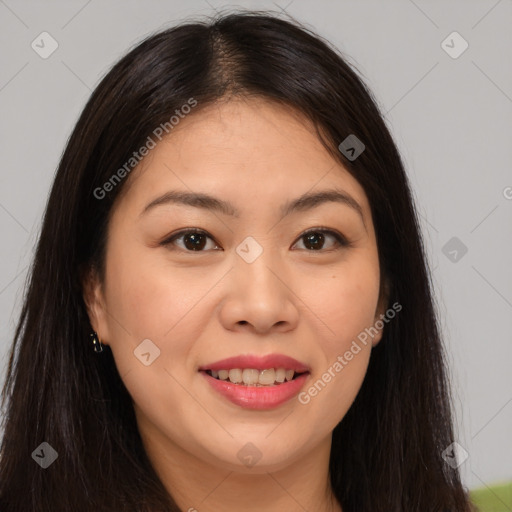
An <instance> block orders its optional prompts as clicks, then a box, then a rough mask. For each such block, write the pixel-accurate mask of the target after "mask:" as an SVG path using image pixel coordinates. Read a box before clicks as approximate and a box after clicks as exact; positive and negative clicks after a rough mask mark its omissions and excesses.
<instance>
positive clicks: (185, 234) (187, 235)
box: [160, 229, 219, 252]
mask: <svg viewBox="0 0 512 512" xmlns="http://www.w3.org/2000/svg"><path fill="white" fill-rule="evenodd" d="M207 239H210V240H211V241H212V242H214V240H213V238H212V237H211V236H209V235H208V234H207V232H206V231H203V230H201V229H186V230H182V231H179V232H178V233H175V234H174V235H172V236H171V237H170V238H167V239H165V240H164V241H163V242H161V244H160V245H163V246H168V245H171V244H174V243H175V242H176V241H178V240H182V241H183V245H179V244H178V247H180V249H183V250H185V251H188V252H191V251H196V252H204V249H205V247H206V246H207V245H208V244H207ZM213 245H214V247H206V249H216V248H217V249H218V248H219V246H218V245H217V244H216V243H215V242H214V243H213Z"/></svg>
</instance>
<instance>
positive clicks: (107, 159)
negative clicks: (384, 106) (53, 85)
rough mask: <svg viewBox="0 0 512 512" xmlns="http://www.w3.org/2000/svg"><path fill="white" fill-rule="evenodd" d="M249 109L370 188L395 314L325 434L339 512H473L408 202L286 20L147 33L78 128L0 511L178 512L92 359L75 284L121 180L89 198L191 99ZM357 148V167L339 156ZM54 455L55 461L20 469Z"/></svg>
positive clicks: (110, 370) (370, 118)
mask: <svg viewBox="0 0 512 512" xmlns="http://www.w3.org/2000/svg"><path fill="white" fill-rule="evenodd" d="M230 95H232V96H237V95H257V96H260V97H264V98H268V99H271V100H273V101H278V102H281V103H282V104H285V105H288V106H291V107H292V108H294V109H295V110H296V111H299V112H301V113H303V114H305V115H306V116H307V117H308V118H309V119H311V120H312V121H313V123H314V124H315V125H316V126H317V129H318V136H319V137H320V138H321V140H322V142H323V144H324V145H325V147H326V149H327V150H328V151H330V153H331V154H332V155H333V156H334V157H335V158H336V159H338V160H339V161H340V162H341V163H342V164H343V165H344V166H345V168H347V170H348V171H349V172H350V173H351V174H352V175H353V176H354V177H355V179H357V180H358V182H359V183H360V184H361V185H362V187H363V188H364V190H365V192H366V194H367V196H368V199H369V202H370V205H371V209H372V216H373V220H374V225H375V231H376V235H377V243H378V250H379V258H380V265H381V273H382V275H384V276H386V277H387V278H388V279H389V282H390V283H391V288H390V295H389V303H390V304H393V303H395V302H398V303H400V304H401V305H402V307H403V310H402V311H401V312H400V314H399V315H397V316H396V318H395V319H394V320H393V321H392V322H390V323H389V324H388V325H386V327H385V329H384V335H383V338H382V340H381V342H380V343H379V344H378V345H377V347H376V348H375V349H373V350H372V354H371V359H370V364H369V368H368V371H367V375H366V378H365V380H364V383H363V385H362V388H361V390H360V392H359V393H358V395H357V397H356V399H355V401H354V403H353V405H352V406H351V408H350V410H349V411H348V413H347V414H346V416H345V417H344V418H343V420H342V421H341V422H340V423H339V425H338V426H337V427H336V428H335V429H334V432H333V443H332V450H331V457H330V478H331V483H332V487H333V490H334V493H335V495H336V497H337V499H338V500H339V502H340V504H341V505H342V507H343V510H344V512H351V511H354V512H365V511H368V512H369V511H372V512H377V511H383V512H384V511H385V512H401V511H406V512H413V511H417V512H429V511H432V512H434V511H450V512H468V511H470V510H471V505H470V502H469V499H468V496H467V491H466V490H465V489H464V487H463V485H462V484H461V481H460V476H459V472H458V471H457V469H452V468H451V467H450V466H449V465H448V464H446V463H445V462H444V461H443V458H442V452H443V450H444V449H445V448H446V447H447V446H448V445H450V443H452V441H453V440H454V435H453V427H452V417H451V399H450V394H449V389H448V381H447V372H446V365H445V361H444V355H443V347H442V341H441V338H440V332H439V327H438V323H437V322H438V321H437V313H436V312H435V308H434V303H433V296H432V286H431V281H430V273H429V270H428V266H427V263H426V258H425V255H424V249H423V246H422V238H421V234H420V228H419V223H418V218H417V214H416V212H415V208H414V203H413V199H412V196H411V191H410V186H409V184H408V180H407V177H406V174H405V171H404V166H403V163H402V161H401V158H400V155H399V153H398V151H397V148H396V146H395V144H394V142H393V140H392V137H391V135H390V133H389V131H388V129H387V127H386V124H385V122H384V120H383V118H382V116H381V114H380V113H379V110H378V107H377V105H376V101H375V99H374V98H373V96H372V94H371V92H370V91H369V90H368V89H367V87H366V86H365V84H364V82H363V81H362V79H361V78H359V76H358V74H357V73H356V71H355V70H354V69H353V68H352V67H351V66H349V65H348V64H347V62H346V60H345V59H344V58H343V57H342V55H341V54H340V52H338V51H337V50H335V49H334V48H332V47H331V46H330V45H329V43H327V42H325V41H324V40H323V39H322V38H320V37H319V36H317V35H315V34H314V33H312V32H311V31H309V30H308V29H306V28H304V27H302V26H300V25H299V24H298V23H297V22H292V21H285V20H282V19H279V18H277V17H275V16H274V15H271V14H268V13H263V12H242V13H231V14H228V15H222V16H218V17H216V18H214V19H213V20H209V21H201V22H188V23H184V24H181V25H179V26H177V27H174V28H171V29H168V30H165V31H162V32H159V33H156V34H155V35H152V36H151V37H148V38H147V39H145V40H144V41H143V42H141V43H140V44H138V45H137V46H136V47H135V48H134V49H132V50H131V51H130V52H129V53H128V54H127V55H126V56H124V57H123V58H122V59H121V60H120V61H119V62H118V63H116V64H115V65H114V67H113V68H112V69H111V71H110V72H109V73H108V74H107V75H106V76H105V77H104V78H103V80H102V81H101V83H100V84H99V85H98V86H97V87H96V89H95V90H94V92H93V94H92V96H91V98H90V99H89V101H88V103H87V105H86V106H85V108H84V110H83V113H82V114H81V116H80V119H79V120H78V122H77V125H76V127H75V128H74V130H73V132H72V134H71V136H70V138H69V141H68V143H67V147H66V149H65V152H64V154H63V156H62V159H61V162H60V165H59V167H58V170H57V174H56V177H55V180H54V183H53V186H52V189H51V193H50V196H49V199H48V203H47V206H46V212H45V215H44V220H43V225H42V230H41V235H40V238H39V241H38V244H37V250H36V254H35V258H34V261H33V265H32V267H31V271H30V279H29V281H28V284H27V288H26V292H25V298H24V304H23V308H22V311H21V316H20V319H19V323H18V325H17V328H16V332H15V337H14V340H13V346H12V352H11V355H10V360H9V366H8V373H7V379H6V382H5V385H4V388H3V394H2V406H3V407H4V409H5V417H4V422H3V424H4V436H3V439H2V445H1V452H0V455H1V458H0V510H1V511H2V512H28V511H34V512H48V511H49V510H52V511H64V510H73V511H74V512H81V511H84V512H85V511H87V512H90V510H93V509H94V508H98V510H102V511H112V512H113V511H116V512H119V511H125V510H126V511H140V512H158V511H160V512H163V511H178V510H179V508H178V507H177V506H176V504H175V503H174V502H173V500H172V498H171V497H170V496H169V495H168V493H167V492H166V490H165V488H164V486H163V485H162V482H161V481H160V480H159V478H158V477H157V475H156V473H155V471H154V470H153V468H152V466H151V464H150V461H149V459H148V457H147V455H146V453H145V451H144V449H143V446H142V443H141V439H140V436H139V433H138V429H137V424H136V421H135V416H134V412H133V406H132V401H131V398H130V396H129V394H128V392H127V390H126V388H125V386H124V384H123V382H122V380H121V378H120V376H119V374H118V372H117V369H116V365H115V362H114V359H113V356H112V352H111V350H110V349H109V347H105V349H104V352H103V353H102V354H96V353H94V352H93V350H92V348H91V347H92V345H91V344H90V342H89V333H90V330H91V327H90V323H89V318H88V316H87V313H86V308H85V304H84V300H83V293H82V286H81V282H82V281H81V276H82V272H83V271H84V269H86V268H88V267H89V266H91V265H94V266H95V267H96V268H97V269H99V270H100V275H103V274H102V272H103V271H104V257H105V236H106V228H107V223H108V219H109V212H110V211H111V209H112V205H113V203H114V201H115V200H116V197H117V196H118V194H119V192H120V191H121V190H122V188H123V186H124V182H125V181H126V179H125V180H124V181H122V182H121V183H119V184H118V185H117V186H115V187H109V188H111V190H110V191H109V192H107V193H106V194H105V197H103V198H101V199H98V197H97V195H98V194H95V190H97V189H98V187H102V186H103V184H104V183H106V182H107V181H108V180H109V179H110V178H111V177H112V175H113V174H114V173H115V172H116V171H117V170H118V169H119V168H120V167H121V166H122V165H123V164H124V163H125V162H126V161H128V160H129V158H130V156H131V155H132V154H133V152H134V151H136V150H137V149H138V148H140V147H141V146H142V145H143V144H144V142H145V141H146V140H147V137H148V136H149V135H151V133H153V131H154V129H155V127H157V126H159V125H161V124H162V123H165V122H167V121H168V120H169V117H170V116H171V115H172V113H173V112H174V111H175V110H176V109H179V108H180V106H181V105H183V104H185V103H187V101H188V100H189V99H190V98H194V99H195V100H196V101H197V107H195V110H194V113H192V114H191V115H197V112H199V111H200V109H201V108H202V107H204V106H207V105H209V104H211V103H213V102H215V101H217V100H219V99H220V98H225V97H229V96H230ZM350 134H356V135H357V137H358V138H359V139H360V140H362V141H363V142H364V144H365V151H364V152H363V153H362V154H361V155H360V156H359V157H358V158H357V159H355V160H349V159H347V158H345V156H344V155H343V154H342V153H341V152H340V151H339V150H338V145H339V144H340V142H341V141H343V140H344V139H345V138H346V137H347V136H348V135H350ZM42 442H48V443H49V444H50V445H51V446H52V447H53V448H54V449H55V450H56V452H57V453H58V459H57V460H56V462H55V463H54V464H52V465H51V466H50V467H48V468H47V469H44V470H43V469H42V468H41V467H40V466H39V465H38V464H36V463H35V462H34V461H33V460H32V459H31V454H32V453H33V451H34V450H35V449H36V448H37V447H38V446H39V445H40V444H41V443H42Z"/></svg>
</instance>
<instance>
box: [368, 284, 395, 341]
mask: <svg viewBox="0 0 512 512" xmlns="http://www.w3.org/2000/svg"><path fill="white" fill-rule="evenodd" d="M390 293H391V282H390V280H389V278H388V277H387V276H385V277H383V279H382V282H381V287H380V293H379V301H378V303H377V309H376V310H375V318H374V319H373V325H374V326H375V328H376V329H377V330H378V333H377V334H376V335H375V336H374V337H373V340H372V347H375V346H376V345H377V344H378V343H379V342H380V340H381V339H382V334H383V331H384V328H385V325H386V322H385V321H384V320H383V318H384V317H385V313H386V310H387V309H388V304H389V297H390ZM381 324H382V325H381ZM379 327H381V328H379Z"/></svg>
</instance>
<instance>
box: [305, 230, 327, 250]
mask: <svg viewBox="0 0 512 512" xmlns="http://www.w3.org/2000/svg"><path fill="white" fill-rule="evenodd" d="M306 240H307V241H306V244H305V245H306V247H307V244H311V245H313V248H314V249H321V248H322V245H323V241H324V235H323V234H322V233H310V234H308V235H306Z"/></svg>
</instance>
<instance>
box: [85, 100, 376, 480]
mask: <svg viewBox="0 0 512 512" xmlns="http://www.w3.org/2000/svg"><path fill="white" fill-rule="evenodd" d="M127 179H128V180H129V187H127V188H126V189H125V190H124V191H123V195H122V196H121V197H120V198H119V199H118V201H117V203H116V204H115V206H114V210H113V213H112V217H111V220H110V223H109V227H108V242H107V248H106V272H105V280H104V281H103V282H102V283H100V282H99V281H97V280H95V279H91V280H90V281H89V282H88V283H87V285H86V293H85V294H86V302H87V304H88V308H89V315H90V318H91V324H92V326H93V328H94V329H95V330H96V331H97V332H98V334H99V337H100V339H101V341H102V342H103V343H104V344H108V345H110V347H111V349H112V352H113V355H114V358H115V362H116V365H117V368H118V370H119V373H120V375H121V378H122V379H123V382H124V384H125V385H126V388H127V389H128V391H129V393H130V395H131V397H132V398H133V403H134V407H135V411H136V416H137V421H138V425H139V430H140V431H141V434H142V436H143V439H144V442H145V443H148V444H149V443H154V444H158V446H160V447H161V448H162V449H164V450H165V449H169V450H170V451H172V450H180V451H181V452H182V453H187V454H190V455H191V456H192V457H194V458H195V459H196V460H201V461H205V462H208V463H211V464H216V465H218V466H219V467H223V468H228V469H231V470H236V471H244V468H245V466H244V465H247V462H246V460H247V459H246V458H245V456H246V455H251V454H252V452H251V450H254V447H256V449H257V451H255V453H257V454H258V455H257V457H259V458H260V459H259V461H258V464H257V465H256V466H254V468H252V471H253V472H254V471H261V472H264V471H268V470H270V469H272V470H275V469H278V468H283V467H286V465H288V464H292V463H293V462H294V461H297V460H298V459H299V458H300V457H302V456H304V455H305V454H306V453H308V452H311V450H314V449H315V448H316V447H317V446H319V445H320V443H322V442H325V440H326V439H329V440H330V436H331V432H332V430H333V429H334V427H335V426H336V425H337V424H338V422H339V421H340V420H341V419H342V418H343V416H344V415H345V413H346V412H347V410H348V408H349V407H350V405H351V404H352V402H353V401H354V399H355V397H356V395H357V392H358V390H359V389H360V386H361V384H362V382H363V379H364V376H365V372H366V369H367V365H368V361H369V357H370V352H371V349H372V345H373V346H375V344H376V343H377V342H378V341H379V340H380V337H381V331H379V332H378V333H377V334H374V335H373V336H366V343H362V342H361V341H360V340H362V338H364V336H361V333H362V332H364V331H365V329H368V328H370V327H371V326H373V325H374V324H375V322H376V320H378V319H379V318H380V316H379V315H380V314H382V313H383V312H384V310H385V308H384V307H383V306H381V304H383V302H382V301H379V291H380V287H379V283H380V273H379V261H378V252H377V245H376V237H375V233H374V227H373V223H372V218H371V212H370V205H369V203H368V199H367V197H366V195H365V193H364V190H363V189H362V187H361V186H360V185H359V183H358V182H357V181H356V180H355V179H354V178H353V177H352V176H351V175H350V174H349V173H348V172H347V171H346V170H345V169H344V168H343V166H342V165H341V164H340V163H339V162H338V161H335V160H334V159H333V158H332V157H331V156H330V155H329V153H328V152H327V151H326V150H325V148H324V147H323V146H322V144H321V142H320V141H319V139H318V137H317V136H316V134H315V132H314V129H313V127H312V126H311V125H310V124H309V123H308V122H307V121H306V120H305V119H302V118H301V117H300V116H299V115H298V114H296V113H293V112H291V111H290V110H287V109H285V108H284V107H282V106H276V105H275V104H273V103H270V102H268V101H265V100H262V99H250V100H231V101H229V102H226V103H220V104H216V105H214V106H209V107H207V108H205V109H203V110H201V111H199V112H198V113H195V114H191V115H190V116H189V117H186V118H185V119H183V120H181V121H180V124H179V125H178V126H176V127H175V128H174V130H173V131H172V132H171V133H170V135H169V136H168V137H167V139H164V140H162V142H160V143H158V144H157V145H156V147H155V148H154V149H152V150H151V152H150V154H149V155H148V156H147V157H146V158H145V160H144V161H143V162H142V163H141V164H139V168H137V169H135V170H134V171H132V174H131V175H130V176H129V177H128V178H127ZM321 192H328V193H330V195H328V194H324V195H323V196H321V195H320V196H318V197H317V198H316V199H315V198H313V199H311V198H310V199H309V200H308V199H307V198H306V197H305V196H307V195H316V194H319V193H321ZM178 193H181V194H182V196H181V200H180V196H178V195H177V194H178ZM173 194H174V195H173ZM184 194H190V195H189V196H188V199H189V200H188V201H187V198H186V197H185V196H184ZM193 194H206V195H208V196H211V197H213V198H215V200H212V199H208V200H205V199H204V198H202V199H201V198H197V197H196V199H194V198H193ZM335 194H338V195H335ZM173 198H174V199H173ZM298 199H302V200H301V201H300V202H296V201H297V200H298ZM367 332H368V331H367ZM373 332H374V331H373ZM358 336H359V338H358ZM358 340H359V341H358ZM354 341H356V345H357V346H358V348H359V350H357V349H356V348H355V345H354ZM349 352H350V353H351V354H352V357H350V355H349V354H348V353H349ZM242 356H248V358H247V359H245V360H240V361H232V362H227V363H220V366H219V365H216V364H214V363H216V362H218V361H222V360H224V359H227V358H233V357H242ZM267 356H268V358H267V359H264V358H265V357H267ZM283 356H286V357H288V358H293V360H294V361H291V360H289V359H285V358H284V357H283ZM251 357H252V359H251ZM262 358H263V359H262ZM341 361H343V363H342V362H341ZM336 363H338V364H336ZM222 366H225V368H221V367H222ZM259 366H260V367H261V366H262V367H263V368H268V369H270V368H275V370H277V371H274V373H272V372H271V371H264V372H263V373H262V374H261V372H260V371H257V372H256V374H255V373H254V371H250V370H251V369H252V370H258V367H259ZM340 366H341V369H340ZM279 368H283V369H284V370H292V369H295V372H296V373H295V374H294V375H295V377H294V378H293V379H292V380H291V381H287V380H286V377H284V382H283V383H277V384H276V383H274V384H273V385H272V386H270V387H263V386H254V385H251V386H246V385H244V384H243V383H242V384H240V383H239V384H237V383H228V382H227V381H221V380H218V379H217V378H215V377H214V375H215V373H214V371H219V370H221V369H224V370H236V369H240V370H243V369H247V370H249V371H248V372H243V373H242V372H240V373H239V372H236V371H235V372H231V373H229V377H230V379H231V378H232V380H233V381H235V382H236V381H237V380H239V379H240V378H241V377H245V378H246V382H251V381H250V379H251V378H254V375H256V377H255V378H256V379H258V378H259V379H263V380H262V382H266V381H265V379H267V378H268V379H270V381H272V382H274V381H275V380H276V379H277V380H282V379H283V375H282V374H283V372H282V371H281V370H279ZM259 369H260V370H261V368H259ZM208 370H213V371H211V372H210V371H208ZM305 370H307V372H306V373H304V374H303V375H298V374H299V373H301V372H304V371H305ZM210 373H212V375H213V376H211V375H210ZM219 375H220V376H225V375H224V373H219ZM261 375H263V377H262V376H261ZM289 376H290V374H288V377H289ZM247 379H249V380H247ZM253 382H254V381H253ZM315 384H316V386H315ZM315 390H316V391H315ZM247 443H252V445H254V447H249V445H247ZM244 450H245V451H244Z"/></svg>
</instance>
